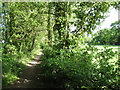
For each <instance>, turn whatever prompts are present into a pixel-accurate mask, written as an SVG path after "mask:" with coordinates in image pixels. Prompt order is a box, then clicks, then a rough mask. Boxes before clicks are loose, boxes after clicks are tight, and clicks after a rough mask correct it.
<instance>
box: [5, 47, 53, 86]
mask: <svg viewBox="0 0 120 90" xmlns="http://www.w3.org/2000/svg"><path fill="white" fill-rule="evenodd" d="M41 56H42V49H41V52H40V53H39V54H38V55H37V56H36V58H35V59H33V60H31V61H30V62H29V63H28V65H27V67H26V68H24V70H23V71H22V73H21V74H20V79H19V80H17V81H15V83H14V84H13V85H10V86H8V87H7V88H50V87H53V85H52V86H51V83H45V82H43V79H44V77H43V76H42V70H41V69H40V64H41V62H42V60H41Z"/></svg>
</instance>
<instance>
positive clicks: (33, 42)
mask: <svg viewBox="0 0 120 90" xmlns="http://www.w3.org/2000/svg"><path fill="white" fill-rule="evenodd" d="M36 33H37V32H35V35H34V37H33V41H32V48H31V50H33V48H34V44H35V39H36Z"/></svg>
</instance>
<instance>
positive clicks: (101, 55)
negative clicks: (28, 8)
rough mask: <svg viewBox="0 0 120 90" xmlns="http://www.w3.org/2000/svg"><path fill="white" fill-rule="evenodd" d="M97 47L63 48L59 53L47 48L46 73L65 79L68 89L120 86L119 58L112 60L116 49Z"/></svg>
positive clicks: (45, 50)
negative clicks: (119, 73) (119, 78)
mask: <svg viewBox="0 0 120 90" xmlns="http://www.w3.org/2000/svg"><path fill="white" fill-rule="evenodd" d="M98 50H99V49H97V48H95V47H91V46H86V47H85V48H80V47H77V48H75V49H61V50H60V52H59V53H60V55H58V54H57V53H58V51H54V50H53V49H52V48H50V47H45V48H44V50H43V52H44V57H43V59H44V61H43V62H44V63H43V66H42V67H44V68H45V69H46V70H45V75H46V76H47V77H49V76H50V77H53V78H54V79H58V81H59V80H61V79H62V80H64V81H63V82H64V87H67V88H82V87H86V88H94V87H96V88H117V87H118V86H119V85H118V74H117V73H118V72H117V71H118V61H117V60H118V59H117V60H116V62H112V63H110V59H112V58H113V57H114V56H115V57H116V56H117V52H113V51H112V49H106V48H104V50H100V51H99V52H98ZM47 52H50V54H49V55H48V53H47Z"/></svg>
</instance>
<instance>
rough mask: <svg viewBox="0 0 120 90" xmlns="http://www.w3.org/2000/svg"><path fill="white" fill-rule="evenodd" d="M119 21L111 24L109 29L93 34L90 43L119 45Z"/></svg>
mask: <svg viewBox="0 0 120 90" xmlns="http://www.w3.org/2000/svg"><path fill="white" fill-rule="evenodd" d="M119 25H120V21H116V22H114V23H112V24H111V28H110V29H103V30H100V31H98V32H97V33H96V34H94V38H93V40H92V41H91V43H92V44H104V45H120V43H119V37H120V30H119Z"/></svg>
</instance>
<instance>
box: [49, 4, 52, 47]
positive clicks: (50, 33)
mask: <svg viewBox="0 0 120 90" xmlns="http://www.w3.org/2000/svg"><path fill="white" fill-rule="evenodd" d="M51 9H52V8H51V3H48V40H49V42H48V43H49V45H50V46H52V15H51V13H52V10H51Z"/></svg>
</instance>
